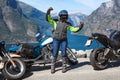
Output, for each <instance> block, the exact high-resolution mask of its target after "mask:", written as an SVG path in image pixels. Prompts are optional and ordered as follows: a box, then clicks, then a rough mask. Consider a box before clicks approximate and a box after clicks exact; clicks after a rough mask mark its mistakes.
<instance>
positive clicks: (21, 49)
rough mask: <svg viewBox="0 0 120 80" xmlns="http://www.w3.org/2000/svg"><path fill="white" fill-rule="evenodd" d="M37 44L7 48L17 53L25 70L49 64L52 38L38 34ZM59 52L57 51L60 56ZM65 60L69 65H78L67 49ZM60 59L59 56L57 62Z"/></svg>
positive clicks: (22, 44) (21, 44)
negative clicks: (33, 66) (35, 65)
mask: <svg viewBox="0 0 120 80" xmlns="http://www.w3.org/2000/svg"><path fill="white" fill-rule="evenodd" d="M36 39H37V41H38V43H36V45H35V46H33V45H30V44H28V43H18V44H17V45H16V46H14V47H11V48H9V51H10V52H13V53H15V52H17V54H18V55H20V56H21V57H22V59H23V61H24V62H25V63H26V66H27V69H28V70H29V68H30V67H31V66H32V65H33V64H48V63H51V55H52V49H53V47H52V42H53V38H52V37H46V36H45V35H43V36H40V34H38V35H37V37H36ZM60 52H61V51H59V54H60ZM66 52H67V59H68V64H69V65H75V64H77V63H78V60H77V57H76V56H75V54H74V53H73V52H72V50H71V49H70V48H69V47H67V49H66ZM60 59H61V56H60V55H59V56H58V58H57V61H59V60H60Z"/></svg>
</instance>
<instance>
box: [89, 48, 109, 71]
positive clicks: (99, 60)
mask: <svg viewBox="0 0 120 80" xmlns="http://www.w3.org/2000/svg"><path fill="white" fill-rule="evenodd" d="M104 51H105V49H103V48H96V49H94V50H93V51H92V52H91V54H90V62H91V65H92V66H93V67H94V69H95V70H103V69H105V68H107V66H108V59H106V58H105V56H104Z"/></svg>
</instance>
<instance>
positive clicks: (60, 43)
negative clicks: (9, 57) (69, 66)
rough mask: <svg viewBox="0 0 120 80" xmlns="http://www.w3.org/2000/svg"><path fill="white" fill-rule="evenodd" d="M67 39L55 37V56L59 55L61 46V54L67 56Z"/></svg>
mask: <svg viewBox="0 0 120 80" xmlns="http://www.w3.org/2000/svg"><path fill="white" fill-rule="evenodd" d="M67 44H68V43H67V40H57V39H53V57H57V56H58V51H59V48H60V49H61V52H62V53H61V56H62V57H66V55H67V54H66V48H67Z"/></svg>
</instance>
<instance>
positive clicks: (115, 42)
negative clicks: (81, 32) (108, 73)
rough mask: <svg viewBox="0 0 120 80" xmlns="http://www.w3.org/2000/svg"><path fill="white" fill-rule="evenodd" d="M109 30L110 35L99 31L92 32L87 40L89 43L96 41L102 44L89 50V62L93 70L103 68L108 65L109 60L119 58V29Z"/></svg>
mask: <svg viewBox="0 0 120 80" xmlns="http://www.w3.org/2000/svg"><path fill="white" fill-rule="evenodd" d="M110 31H111V34H110V37H107V36H106V35H104V34H101V33H92V37H90V38H89V39H88V40H87V42H88V43H90V44H91V43H92V42H93V41H97V42H100V43H101V44H102V45H103V46H104V47H99V48H95V49H93V50H92V51H91V54H90V62H91V65H92V66H93V68H94V69H95V70H103V69H105V68H107V67H108V63H109V62H111V61H115V60H118V59H120V31H117V30H110ZM90 44H89V45H90Z"/></svg>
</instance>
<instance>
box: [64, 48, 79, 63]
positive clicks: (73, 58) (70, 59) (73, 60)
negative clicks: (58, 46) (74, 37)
mask: <svg viewBox="0 0 120 80" xmlns="http://www.w3.org/2000/svg"><path fill="white" fill-rule="evenodd" d="M66 52H67V59H68V64H69V65H75V64H77V63H78V60H77V57H76V55H75V54H74V53H73V51H72V50H71V49H70V48H67V50H66Z"/></svg>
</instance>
